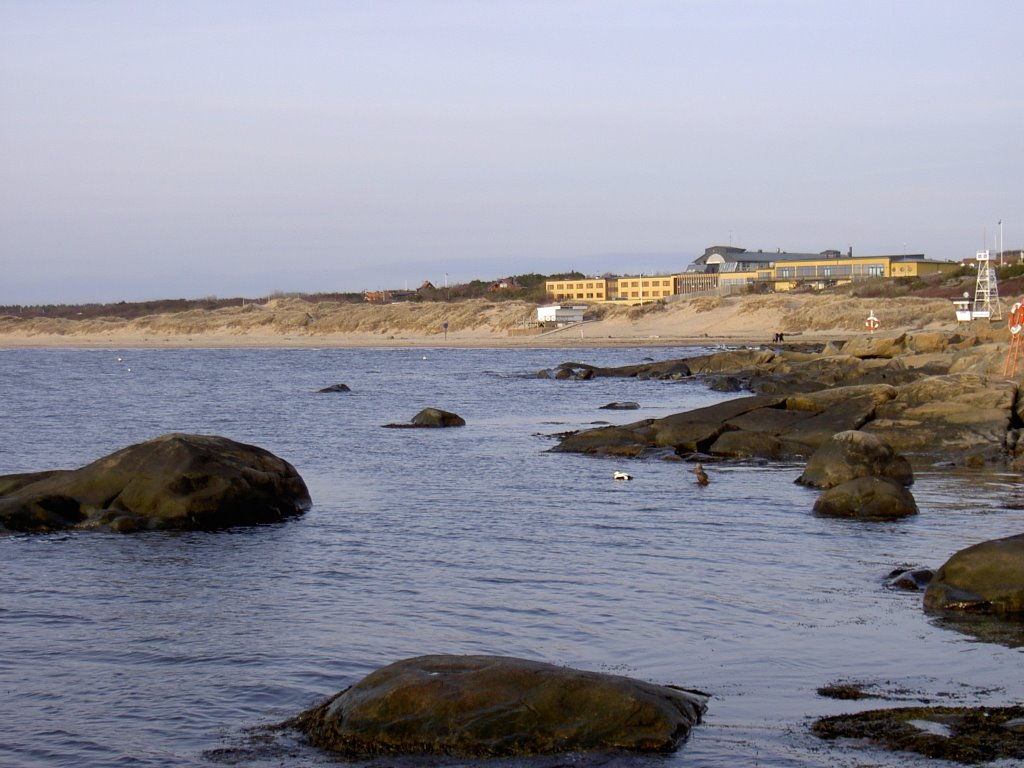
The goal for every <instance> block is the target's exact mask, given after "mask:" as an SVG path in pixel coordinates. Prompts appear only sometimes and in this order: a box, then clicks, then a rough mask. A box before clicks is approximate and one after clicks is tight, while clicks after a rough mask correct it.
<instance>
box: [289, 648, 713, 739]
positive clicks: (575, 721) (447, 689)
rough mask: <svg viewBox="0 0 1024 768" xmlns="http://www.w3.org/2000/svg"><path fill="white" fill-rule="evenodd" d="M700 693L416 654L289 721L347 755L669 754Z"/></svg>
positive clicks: (690, 722)
mask: <svg viewBox="0 0 1024 768" xmlns="http://www.w3.org/2000/svg"><path fill="white" fill-rule="evenodd" d="M706 702H707V697H706V696H705V695H704V694H699V693H696V692H690V691H685V690H682V689H679V688H675V687H671V686H663V685H655V684H652V683H647V682H642V681H639V680H633V679H630V678H626V677H620V676H617V675H606V674H599V673H595V672H585V671H581V670H575V669H569V668H566V667H559V666H554V665H550V664H543V663H540V662H536V661H529V660H525V659H514V658H506V657H499V656H421V657H418V658H413V659H407V660H404V661H400V662H397V663H395V664H391V665H389V666H387V667H384V668H382V669H380V670H377V671H376V672H373V673H372V674H370V675H368V676H367V677H365V678H364V679H363V680H361V681H360V682H359V683H357V684H356V685H354V686H352V687H351V688H349V689H347V690H345V691H342V692H341V693H340V694H338V695H336V696H334V697H333V698H331V699H329V700H328V701H326V702H325V703H323V704H321V705H320V706H318V707H315V708H313V709H311V710H308V711H307V712H304V713H303V714H302V715H300V716H299V717H298V718H296V719H295V720H294V721H293V722H292V725H293V726H294V727H295V728H297V729H298V730H300V731H302V732H303V733H305V734H306V735H307V736H308V738H309V740H310V741H311V742H312V743H313V744H314V745H316V746H318V747H320V748H322V749H326V750H330V751H332V752H337V753H341V754H343V755H348V756H360V755H373V754H394V755H398V754H446V755H463V756H473V757H489V756H514V755H531V754H551V753H559V752H578V751H586V750H610V749H622V750H634V751H640V752H669V751H672V750H674V749H676V748H677V747H678V746H679V744H680V743H681V742H682V741H684V740H685V739H686V738H687V736H688V735H689V732H690V729H691V728H692V727H693V726H694V725H696V724H697V723H699V722H700V718H701V715H702V714H703V712H704V710H705V708H706Z"/></svg>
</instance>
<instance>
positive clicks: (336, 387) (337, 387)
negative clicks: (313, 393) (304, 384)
mask: <svg viewBox="0 0 1024 768" xmlns="http://www.w3.org/2000/svg"><path fill="white" fill-rule="evenodd" d="M317 391H318V392H351V391H352V390H351V389H350V388H349V386H348V384H331V386H329V387H324V388H323V389H321V390H317Z"/></svg>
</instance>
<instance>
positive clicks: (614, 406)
mask: <svg viewBox="0 0 1024 768" xmlns="http://www.w3.org/2000/svg"><path fill="white" fill-rule="evenodd" d="M601 408H602V409H604V410H608V411H635V410H637V409H639V408H640V403H635V402H633V401H632V400H625V401H622V402H618V403H606V404H605V405H602V406H601Z"/></svg>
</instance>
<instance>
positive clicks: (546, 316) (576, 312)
mask: <svg viewBox="0 0 1024 768" xmlns="http://www.w3.org/2000/svg"><path fill="white" fill-rule="evenodd" d="M586 309H587V307H586V305H585V304H575V305H573V306H564V305H562V304H549V305H547V306H544V307H537V322H538V323H540V324H542V325H558V326H562V325H572V324H573V323H582V322H583V313H584V312H585V311H586Z"/></svg>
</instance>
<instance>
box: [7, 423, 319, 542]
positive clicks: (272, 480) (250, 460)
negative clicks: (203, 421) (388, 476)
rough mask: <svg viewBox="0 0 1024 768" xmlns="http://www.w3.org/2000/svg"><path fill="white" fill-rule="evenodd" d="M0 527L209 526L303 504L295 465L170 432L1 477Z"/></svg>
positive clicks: (267, 517) (273, 515)
mask: <svg viewBox="0 0 1024 768" xmlns="http://www.w3.org/2000/svg"><path fill="white" fill-rule="evenodd" d="M0 488H3V494H4V497H3V498H2V499H0V525H2V526H3V527H4V528H6V529H7V530H12V531H26V532H28V531H52V530H61V529H66V528H107V529H110V530H116V531H122V532H128V531H135V530H145V529H153V528H156V529H216V528H225V527H230V526H236V525H254V524H258V523H269V522H276V521H278V520H282V519H284V518H286V517H289V516H292V515H297V514H300V513H302V512H304V511H305V510H307V509H308V508H309V506H310V503H311V502H310V498H309V491H308V490H307V488H306V485H305V483H304V482H303V480H302V478H301V477H300V476H299V474H298V472H296V471H295V468H294V467H293V466H292V465H291V464H289V463H288V462H286V461H284V460H283V459H281V458H278V457H277V456H275V455H273V454H272V453H270V452H269V451H266V450H264V449H262V448H258V447H256V446H253V445H246V444H243V443H237V442H235V441H233V440H229V439H228V438H225V437H217V436H211V435H190V434H181V433H175V434H169V435H164V436H162V437H158V438H155V439H153V440H149V441H147V442H144V443H139V444H137V445H132V446H129V447H127V448H123V449H122V450H120V451H117V452H116V453H113V454H110V455H109V456H106V457H104V458H102V459H99V460H97V461H94V462H93V463H91V464H88V465H87V466H85V467H82V468H80V469H75V470H59V471H54V472H47V473H41V474H40V473H37V474H35V475H15V476H9V477H8V478H0Z"/></svg>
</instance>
